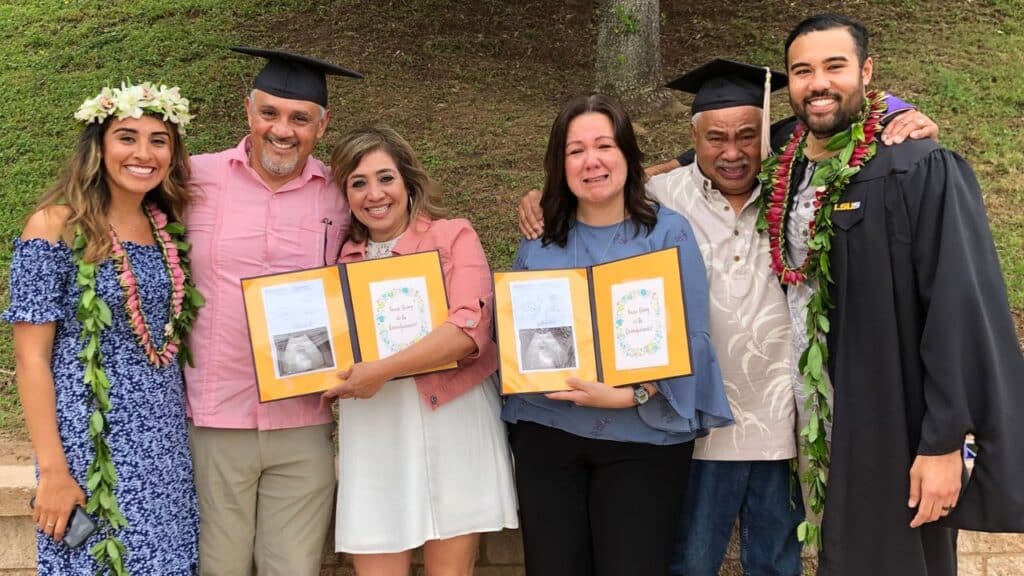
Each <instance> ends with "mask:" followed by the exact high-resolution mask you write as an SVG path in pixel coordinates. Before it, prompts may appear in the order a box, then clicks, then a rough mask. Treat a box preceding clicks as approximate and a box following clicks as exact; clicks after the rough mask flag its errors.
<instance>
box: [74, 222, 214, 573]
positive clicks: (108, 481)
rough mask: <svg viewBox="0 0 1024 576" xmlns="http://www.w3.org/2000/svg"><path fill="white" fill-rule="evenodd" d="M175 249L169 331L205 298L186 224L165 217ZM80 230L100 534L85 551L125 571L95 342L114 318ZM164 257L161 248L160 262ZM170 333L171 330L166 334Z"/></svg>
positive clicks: (93, 495)
mask: <svg viewBox="0 0 1024 576" xmlns="http://www.w3.org/2000/svg"><path fill="white" fill-rule="evenodd" d="M164 229H165V230H166V231H167V232H168V233H169V234H170V235H171V238H172V240H173V241H174V242H175V244H176V246H177V247H178V248H179V250H180V254H181V257H180V260H181V262H180V266H181V268H182V270H183V272H184V273H185V277H186V279H187V280H186V283H185V287H186V288H185V290H186V294H185V298H184V302H183V304H182V310H181V312H180V313H179V314H177V315H175V316H174V317H173V319H172V322H173V324H172V326H173V332H174V333H175V334H176V335H180V336H184V335H185V334H186V333H188V331H189V330H190V329H191V327H192V322H193V321H194V320H195V317H196V313H197V312H198V310H199V308H200V307H201V306H202V305H203V304H204V300H203V297H202V295H201V294H200V293H199V291H198V290H196V289H195V287H194V286H193V285H192V282H191V275H190V274H189V268H188V259H187V257H186V256H185V255H186V254H187V251H188V249H189V245H188V243H186V242H185V241H184V240H182V236H184V233H185V227H184V226H183V225H181V224H180V223H177V222H172V223H169V224H167V225H166V226H165V228H164ZM85 245H86V241H85V236H84V235H83V234H82V231H81V229H78V230H76V231H75V238H74V242H73V245H72V250H71V253H72V259H73V261H74V262H75V266H76V268H77V275H76V278H75V283H76V284H77V286H78V288H79V289H80V290H81V296H80V297H79V300H78V307H77V309H76V310H75V318H77V319H78V322H79V323H80V324H81V325H82V340H84V341H85V347H84V348H83V349H82V350H81V351H80V352H79V353H78V358H79V359H80V360H81V361H82V363H83V365H84V367H85V385H86V386H87V387H88V388H89V392H90V393H91V396H92V400H93V411H92V413H91V414H90V415H89V426H88V434H89V439H90V440H91V441H92V445H93V451H94V453H95V455H94V457H93V461H92V462H91V463H90V464H89V467H88V469H87V470H86V486H87V487H88V489H89V492H90V496H89V501H88V503H87V504H86V512H87V513H89V514H91V515H94V516H95V517H96V518H98V519H99V521H100V526H101V529H102V530H103V534H104V535H105V537H104V538H103V539H102V540H100V541H99V542H98V543H96V545H94V546H93V547H92V548H91V549H90V551H89V552H90V554H92V557H93V558H94V559H95V560H96V562H97V563H98V564H99V565H100V571H99V573H100V574H114V575H116V576H128V570H127V569H126V568H125V565H124V559H125V557H126V556H127V548H126V547H125V545H124V543H123V542H122V541H121V540H120V538H118V537H117V536H116V531H117V530H119V529H121V528H124V527H125V526H127V525H128V521H127V520H126V519H125V517H124V515H123V514H122V513H121V509H120V506H119V505H118V503H117V497H116V495H115V493H114V487H115V486H116V485H117V470H116V469H115V468H114V461H113V458H112V457H111V452H110V446H109V444H107V439H106V433H107V431H108V424H107V418H106V415H107V413H108V412H110V409H111V404H110V380H109V379H108V378H107V374H106V370H105V369H104V367H103V350H102V347H101V346H100V335H101V333H102V332H103V330H105V329H106V328H108V327H109V326H110V324H111V323H112V321H113V318H112V316H111V311H110V307H109V306H107V304H106V303H105V302H104V301H103V300H102V299H101V298H100V297H99V296H97V294H96V274H97V271H98V269H99V265H98V264H91V263H89V262H86V261H85ZM166 258H167V253H166V250H164V259H165V264H167V262H166ZM169 337H170V336H169ZM178 362H179V364H182V365H183V364H184V363H185V362H188V363H189V364H191V363H192V356H191V353H190V351H189V349H188V347H187V346H185V345H184V343H182V344H181V346H180V348H179V350H178Z"/></svg>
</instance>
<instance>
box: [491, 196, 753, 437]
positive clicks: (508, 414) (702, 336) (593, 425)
mask: <svg viewBox="0 0 1024 576" xmlns="http://www.w3.org/2000/svg"><path fill="white" fill-rule="evenodd" d="M636 231H637V229H636V227H635V226H634V225H633V221H632V220H626V221H625V222H623V223H622V225H621V226H619V225H617V224H615V225H612V226H601V227H595V226H588V225H586V224H584V223H582V222H573V223H572V225H571V228H570V231H569V237H568V241H567V242H566V245H565V247H564V248H562V247H559V246H558V245H556V244H548V245H547V246H542V245H541V241H540V240H523V242H522V243H521V244H520V245H519V252H518V253H517V254H516V260H515V264H514V268H515V269H516V270H543V269H550V268H577V267H583V266H591V265H594V264H600V263H602V262H608V261H611V260H618V259H620V258H626V257H629V256H636V255H638V254H644V253H646V252H652V251H654V250H660V249H663V248H670V247H672V246H678V247H679V265H680V269H681V270H682V273H683V289H684V291H685V293H686V317H687V321H688V327H689V331H690V357H691V362H692V365H693V374H692V375H691V376H686V377H682V378H670V379H667V380H659V381H657V382H655V383H654V384H655V385H656V386H657V387H658V392H659V393H658V394H656V395H654V396H653V397H652V398H651V400H650V401H649V402H647V403H646V404H644V405H643V406H639V407H635V408H623V409H609V408H589V407H585V406H576V405H575V404H572V403H571V402H565V401H562V400H549V399H548V398H546V397H545V396H544V395H543V394H518V395H514V396H509V397H508V398H507V399H506V401H505V406H504V408H503V409H502V412H501V417H502V419H504V420H505V421H506V422H513V423H514V422H518V421H520V420H527V421H530V422H535V423H537V424H542V425H544V426H551V427H553V428H558V429H560V430H564V431H566V432H569V433H570V434H575V435H577V436H583V437H586V438H597V439H602V440H615V441H620V442H643V443H646V444H678V443H681V442H688V441H690V440H693V439H694V438H696V437H697V436H704V435H706V434H707V430H708V429H710V428H718V427H721V426H728V425H730V424H732V423H733V419H732V412H731V411H730V410H729V401H728V399H727V398H726V396H725V389H724V387H723V385H722V374H721V371H720V370H719V366H718V360H717V359H716V357H715V351H714V349H713V348H712V346H711V339H710V337H709V335H708V330H709V319H708V313H709V311H708V286H707V276H706V272H705V269H704V261H703V259H701V256H700V250H699V249H698V248H697V243H696V240H695V239H694V236H693V230H692V229H691V228H690V223H689V222H687V220H686V219H685V218H684V217H683V216H681V215H680V214H679V213H677V212H674V211H672V210H670V209H668V208H665V207H659V209H658V223H657V224H656V225H655V227H654V229H653V230H652V231H651V233H650V234H647V235H645V234H644V229H643V228H642V227H641V228H640V229H639V234H635V233H636Z"/></svg>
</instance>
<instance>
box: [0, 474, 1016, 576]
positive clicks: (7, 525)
mask: <svg viewBox="0 0 1024 576" xmlns="http://www.w3.org/2000/svg"><path fill="white" fill-rule="evenodd" d="M34 485H35V478H34V476H33V473H32V467H31V466H0V576H29V575H31V574H34V573H35V570H34V568H35V537H34V532H33V527H32V519H31V516H30V515H29V512H28V506H26V502H28V498H29V496H30V494H31V493H32V491H33V488H34ZM328 542H329V543H331V545H330V546H326V547H325V550H324V560H323V568H322V569H321V571H320V574H321V576H354V572H353V571H352V565H351V562H350V561H349V560H348V558H347V557H346V556H345V555H344V554H335V553H334V552H333V542H334V538H333V537H331V538H330V539H329V540H328ZM738 558H739V553H738V550H737V548H736V544H735V541H734V542H733V543H732V544H730V547H729V551H728V554H727V560H726V564H725V566H723V567H722V572H721V574H722V575H723V576H739V575H740V574H742V572H741V570H740V567H739V560H738ZM413 559H414V563H415V565H416V569H415V570H414V576H422V574H423V568H422V556H421V555H420V554H419V552H417V553H416V554H414V556H413ZM522 562H523V549H522V543H521V541H520V538H519V532H518V531H517V530H505V531H503V532H498V533H494V534H486V535H484V538H483V539H482V542H481V544H480V552H479V555H478V560H477V569H476V576H523V575H524V572H523V569H522ZM804 565H805V567H807V569H808V570H813V567H814V559H813V558H811V557H807V558H805V559H804ZM959 576H1024V534H983V533H979V532H961V533H960V575H959Z"/></svg>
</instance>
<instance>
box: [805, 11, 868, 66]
mask: <svg viewBox="0 0 1024 576" xmlns="http://www.w3.org/2000/svg"><path fill="white" fill-rule="evenodd" d="M835 28H846V31H847V32H849V33H850V36H851V37H852V38H853V44H854V46H855V47H856V49H857V60H858V62H857V63H858V64H859V65H861V66H863V65H864V62H865V61H866V60H867V59H868V29H867V28H866V27H865V26H864V25H863V24H861V23H860V22H857V21H856V20H852V19H850V18H847V17H846V16H843V15H842V14H835V13H833V12H826V13H824V14H815V15H814V16H811V17H809V18H806V19H804V20H803V21H802V22H800V23H799V24H797V25H796V28H793V31H792V32H790V33H789V36H788V37H787V38H786V67H787V68H788V67H789V47H790V45H791V44H793V41H795V40H796V39H797V38H799V37H800V36H803V35H804V34H809V33H811V32H823V31H825V30H833V29H835Z"/></svg>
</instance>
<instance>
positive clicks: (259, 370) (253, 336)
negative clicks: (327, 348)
mask: <svg viewBox="0 0 1024 576" xmlns="http://www.w3.org/2000/svg"><path fill="white" fill-rule="evenodd" d="M316 279H319V280H321V281H323V284H324V299H325V300H326V301H327V319H328V322H329V324H330V325H329V327H328V330H330V333H331V341H332V344H333V349H334V361H335V364H334V366H335V370H325V371H322V372H314V373H311V374H299V375H295V376H289V377H287V378H278V377H277V375H276V374H275V371H274V356H273V352H272V351H271V347H272V346H273V345H274V343H273V342H272V341H271V339H270V334H268V332H267V317H266V312H265V311H264V309H263V288H265V287H268V286H277V285H280V284H289V283H292V282H302V281H308V280H316ZM242 296H243V299H244V302H245V316H246V319H247V320H248V323H249V342H250V345H251V346H252V357H253V365H254V366H255V368H256V383H257V388H258V390H259V397H260V402H270V401H273V400H283V399H285V398H293V397H295V396H302V395H305V394H315V393H317V392H323V391H324V390H326V389H328V388H330V387H331V386H332V385H334V384H335V383H336V382H337V377H336V376H335V374H336V373H337V371H338V370H343V369H346V368H348V367H349V366H351V365H352V364H353V362H354V357H355V355H354V354H353V350H352V339H351V335H350V334H349V326H348V314H347V313H346V311H345V298H344V295H343V292H342V287H341V275H340V273H339V270H338V267H337V266H326V267H323V268H313V269H310V270H298V271H295V272H287V273H284V274H273V275H270V276H259V277H255V278H243V279H242Z"/></svg>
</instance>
